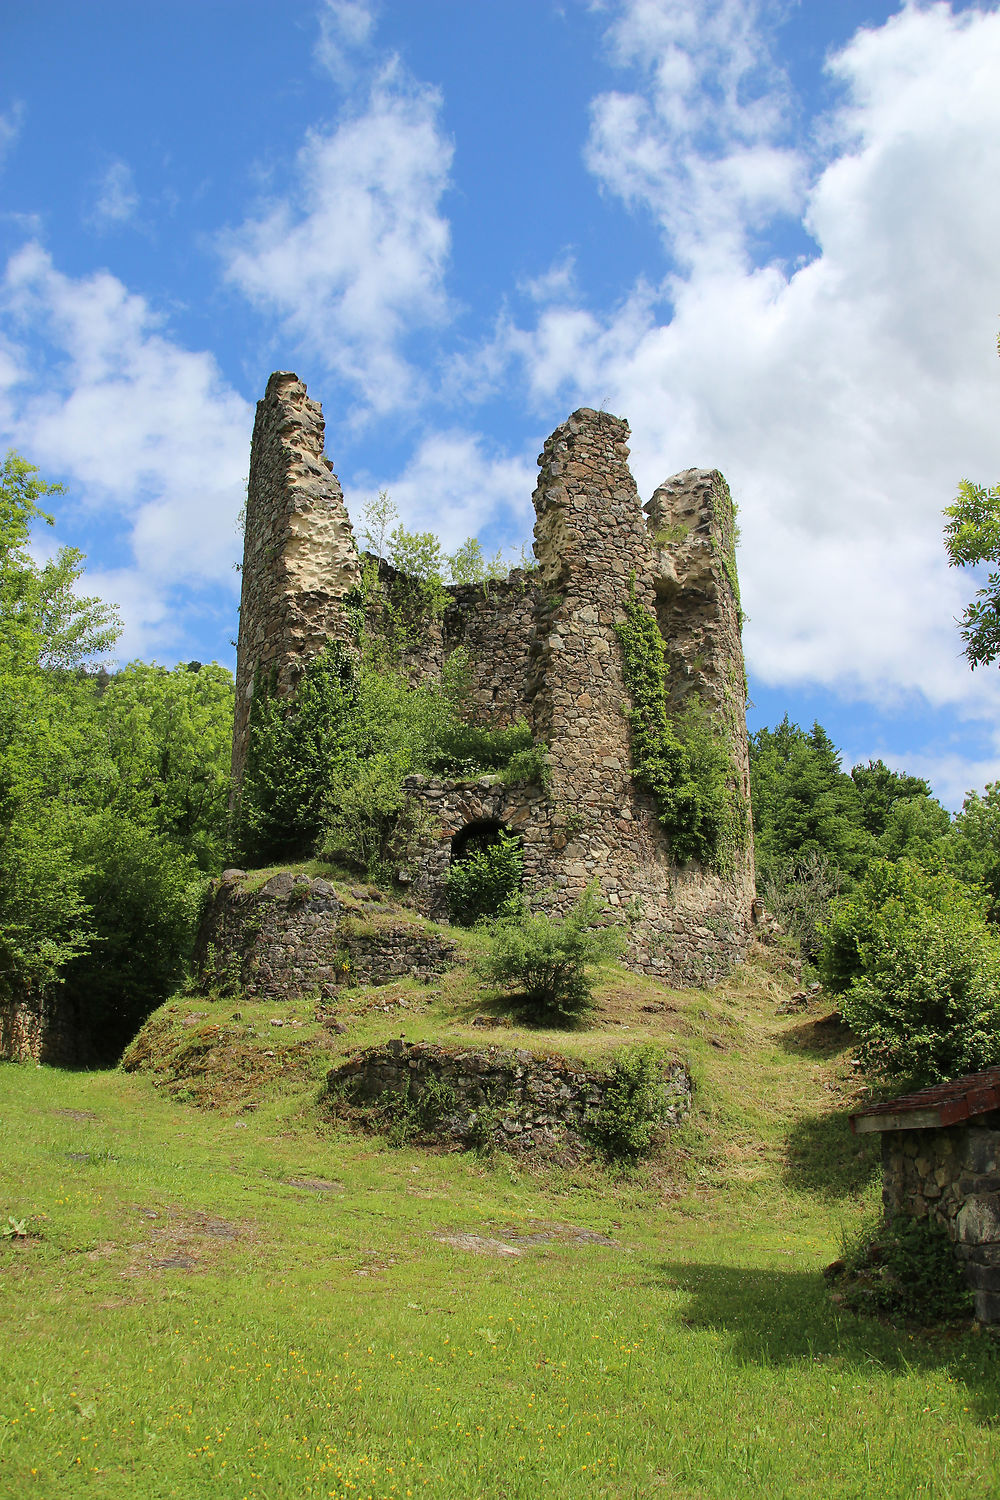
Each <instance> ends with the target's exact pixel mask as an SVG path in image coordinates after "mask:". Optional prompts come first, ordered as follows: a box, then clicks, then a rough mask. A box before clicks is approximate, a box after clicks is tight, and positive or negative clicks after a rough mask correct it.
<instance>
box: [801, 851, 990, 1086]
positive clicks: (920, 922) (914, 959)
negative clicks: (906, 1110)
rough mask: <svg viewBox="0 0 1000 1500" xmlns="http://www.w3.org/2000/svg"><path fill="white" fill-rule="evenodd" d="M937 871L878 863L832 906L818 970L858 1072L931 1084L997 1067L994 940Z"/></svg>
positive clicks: (978, 907) (961, 891) (970, 901)
mask: <svg viewBox="0 0 1000 1500" xmlns="http://www.w3.org/2000/svg"><path fill="white" fill-rule="evenodd" d="M983 905H984V902H983V899H982V897H981V896H979V895H977V893H976V891H975V890H974V888H971V887H969V886H967V885H964V884H963V883H962V882H961V881H959V880H957V879H956V878H955V877H954V876H953V875H950V874H948V873H947V872H945V871H939V872H931V871H927V870H924V869H922V868H921V867H920V866H919V865H916V864H913V863H912V862H910V861H908V860H901V861H899V862H898V863H896V864H892V863H890V862H889V861H887V860H876V861H873V863H872V864H871V865H870V867H869V869H868V870H867V872H866V874H865V877H864V879H863V881H862V882H861V883H860V885H859V886H858V887H857V889H856V890H855V891H854V892H853V893H851V894H849V895H847V896H845V897H842V898H841V900H840V901H839V902H838V903H837V904H836V905H835V907H834V909H833V913H832V915H831V918H830V923H829V927H828V930H827V932H826V935H825V941H824V947H823V953H822V956H821V969H822V972H823V977H824V980H825V981H826V983H827V985H828V986H829V988H830V989H832V990H834V991H836V992H839V993H840V994H841V997H842V998H841V1005H840V1008H841V1013H842V1015H843V1017H844V1019H845V1020H846V1021H847V1023H848V1025H849V1026H851V1028H852V1029H853V1030H854V1031H855V1032H856V1033H857V1035H858V1037H859V1039H860V1046H859V1048H858V1057H859V1060H860V1061H861V1063H862V1066H863V1067H864V1068H865V1070H866V1071H867V1072H869V1073H871V1074H873V1075H874V1076H877V1077H882V1078H887V1079H905V1080H909V1081H912V1082H913V1083H914V1084H928V1083H936V1082H938V1081H939V1080H941V1079H947V1078H955V1077H958V1076H959V1075H961V1074H964V1073H971V1072H975V1071H977V1070H978V1069H980V1068H985V1067H987V1066H989V1065H991V1064H993V1063H996V1062H997V1061H1000V938H998V937H997V935H996V934H995V933H994V932H993V931H991V929H990V928H989V927H988V925H987V922H986V919H985V916H984V913H983Z"/></svg>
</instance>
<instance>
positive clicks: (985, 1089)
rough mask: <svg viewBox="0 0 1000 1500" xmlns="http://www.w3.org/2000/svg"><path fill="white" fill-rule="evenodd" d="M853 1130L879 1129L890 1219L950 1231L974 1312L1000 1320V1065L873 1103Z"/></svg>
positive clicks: (861, 1132) (983, 1319)
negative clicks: (921, 1222) (930, 1224)
mask: <svg viewBox="0 0 1000 1500" xmlns="http://www.w3.org/2000/svg"><path fill="white" fill-rule="evenodd" d="M851 1129H852V1130H853V1131H854V1132H855V1133H856V1134H857V1135H865V1134H868V1133H869V1132H870V1131H879V1132H881V1135H882V1173H883V1177H882V1202H883V1204H884V1207H885V1214H886V1218H887V1219H890V1220H891V1219H893V1218H895V1217H896V1216H897V1215H899V1214H906V1215H908V1216H909V1217H911V1218H915V1219H931V1220H932V1221H934V1222H936V1223H938V1224H940V1225H942V1226H943V1227H944V1228H945V1229H947V1231H948V1234H949V1235H950V1236H951V1239H952V1242H953V1244H954V1246H955V1254H956V1256H957V1257H958V1258H959V1260H960V1261H961V1263H962V1265H963V1268H964V1271H965V1276H966V1279H967V1281H968V1283H969V1286H970V1287H971V1288H972V1290H973V1292H974V1294H975V1305H976V1317H977V1318H978V1319H979V1320H980V1322H982V1323H1000V1068H988V1069H987V1070H986V1071H985V1072H983V1073H971V1074H969V1075H968V1076H967V1077H965V1078H956V1079H954V1081H953V1082H951V1083H941V1084H936V1085H934V1086H933V1087H931V1088H926V1089H920V1090H919V1091H918V1092H917V1093H914V1094H903V1095H901V1096H900V1097H899V1098H898V1099H889V1100H885V1101H883V1102H882V1103H880V1104H873V1105H871V1106H870V1107H869V1108H868V1109H862V1110H859V1111H858V1112H857V1114H854V1115H852V1116H851Z"/></svg>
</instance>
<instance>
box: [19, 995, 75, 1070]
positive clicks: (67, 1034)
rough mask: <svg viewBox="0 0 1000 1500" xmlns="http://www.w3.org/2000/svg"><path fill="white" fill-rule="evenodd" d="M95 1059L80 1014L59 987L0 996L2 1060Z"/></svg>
mask: <svg viewBox="0 0 1000 1500" xmlns="http://www.w3.org/2000/svg"><path fill="white" fill-rule="evenodd" d="M94 1060H95V1058H94V1052H93V1047H92V1046H91V1043H90V1039H89V1036H88V1034H87V1032H86V1030H85V1028H84V1026H83V1024H82V1022H81V1018H80V1017H79V1016H78V1015H77V1013H76V1010H75V1007H73V1006H71V1005H70V1003H69V1002H68V1001H67V1000H66V998H65V997H64V996H63V995H62V994H61V993H60V991H58V990H55V991H53V992H52V993H50V994H48V995H45V996H39V997H33V998H31V999H22V1000H14V999H10V998H7V999H3V998H0V1061H2V1062H18V1063H48V1064H49V1065H50V1066H52V1067H54V1068H79V1067H87V1066H89V1065H90V1064H91V1063H93V1062H94Z"/></svg>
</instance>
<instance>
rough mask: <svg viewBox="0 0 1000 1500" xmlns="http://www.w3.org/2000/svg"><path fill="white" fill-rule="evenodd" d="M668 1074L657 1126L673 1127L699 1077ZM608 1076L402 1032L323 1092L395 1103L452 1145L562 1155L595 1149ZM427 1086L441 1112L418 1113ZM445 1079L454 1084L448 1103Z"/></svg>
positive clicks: (338, 1074) (680, 1067)
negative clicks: (596, 1115) (594, 1119)
mask: <svg viewBox="0 0 1000 1500" xmlns="http://www.w3.org/2000/svg"><path fill="white" fill-rule="evenodd" d="M662 1077H663V1080H664V1082H665V1083H666V1085H667V1089H666V1090H665V1095H666V1097H665V1100H664V1108H663V1111H662V1114H661V1116H660V1120H659V1124H660V1126H661V1128H662V1129H663V1130H668V1129H670V1128H671V1127H672V1126H675V1125H677V1124H679V1123H680V1121H681V1120H683V1119H684V1117H685V1116H686V1115H687V1113H688V1111H689V1109H690V1107H691V1095H692V1092H693V1085H692V1082H691V1075H690V1073H689V1072H688V1070H687V1068H686V1067H685V1066H684V1064H683V1063H681V1062H679V1061H677V1060H673V1061H667V1062H665V1063H664V1064H663V1068H662ZM609 1082H610V1079H609V1077H608V1075H607V1074H606V1073H598V1072H595V1071H593V1070H591V1069H588V1068H585V1067H584V1066H583V1065H582V1064H580V1063H574V1062H572V1061H571V1060H570V1059H568V1058H565V1057H538V1056H536V1055H535V1054H534V1053H532V1052H527V1051H524V1050H518V1051H512V1050H510V1049H509V1048H501V1047H488V1048H483V1049H470V1048H454V1047H453V1048H448V1047H441V1046H439V1045H437V1044H435V1043H432V1042H406V1041H403V1040H398V1041H391V1042H389V1043H387V1044H386V1045H384V1046H379V1047H369V1048H366V1049H365V1050H364V1051H362V1052H359V1053H357V1054H356V1055H355V1056H354V1057H352V1058H350V1059H348V1061H347V1062H346V1063H342V1064H341V1065H340V1066H339V1067H337V1068H334V1069H333V1070H332V1072H331V1073H330V1074H329V1075H328V1077H327V1087H326V1092H327V1098H328V1099H329V1101H330V1103H331V1105H332V1106H333V1107H334V1108H335V1109H336V1107H337V1106H338V1105H340V1104H342V1103H344V1102H346V1103H347V1104H348V1105H353V1106H355V1107H361V1108H362V1109H363V1108H364V1106H365V1105H374V1106H375V1108H376V1109H377V1110H378V1111H379V1113H380V1114H382V1115H383V1116H384V1114H385V1112H386V1106H387V1104H390V1105H391V1102H392V1101H396V1102H397V1103H398V1104H402V1105H403V1106H405V1107H406V1108H407V1109H409V1110H411V1111H412V1112H413V1114H414V1118H415V1119H416V1120H417V1121H418V1122H420V1123H422V1124H423V1127H424V1129H425V1131H426V1132H427V1133H428V1134H431V1135H436V1136H438V1137H439V1138H440V1139H441V1140H442V1141H444V1142H446V1143H448V1144H451V1145H453V1146H467V1145H470V1144H475V1145H478V1146H484V1145H494V1146H498V1147H500V1148H501V1149H503V1150H506V1151H510V1152H515V1153H516V1152H530V1153H531V1155H532V1156H533V1157H535V1158H536V1159H537V1158H543V1159H544V1158H545V1157H557V1158H558V1159H559V1160H562V1161H564V1162H565V1161H567V1160H572V1159H574V1158H575V1157H577V1156H579V1155H580V1154H581V1153H582V1152H584V1151H586V1150H588V1149H590V1150H592V1149H593V1142H592V1136H591V1132H590V1129H589V1121H588V1115H591V1114H592V1113H593V1112H595V1111H597V1110H599V1109H600V1107H601V1105H602V1104H603V1103H604V1097H605V1090H606V1089H607V1086H608V1083H609ZM429 1085H430V1086H431V1088H432V1093H431V1095H430V1096H429V1097H430V1099H433V1102H434V1110H433V1112H431V1111H430V1110H428V1111H427V1112H426V1113H424V1115H423V1120H422V1121H421V1100H422V1098H423V1096H424V1092H425V1090H427V1089H428V1086H429ZM442 1085H444V1087H445V1088H446V1089H447V1091H448V1092H447V1094H446V1095H445V1099H446V1101H447V1102H446V1103H445V1104H444V1105H442V1094H441V1086H442ZM449 1096H450V1097H449Z"/></svg>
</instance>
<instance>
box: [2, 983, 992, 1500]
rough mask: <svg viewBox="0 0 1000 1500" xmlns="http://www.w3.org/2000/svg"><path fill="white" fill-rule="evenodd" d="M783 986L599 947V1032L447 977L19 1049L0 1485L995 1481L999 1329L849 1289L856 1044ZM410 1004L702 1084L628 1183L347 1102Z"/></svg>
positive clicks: (5, 1248) (353, 1488)
mask: <svg viewBox="0 0 1000 1500" xmlns="http://www.w3.org/2000/svg"><path fill="white" fill-rule="evenodd" d="M790 988H791V984H790V982H789V978H788V976H787V975H785V974H784V973H783V972H782V971H781V969H780V967H779V966H778V965H777V963H776V962H775V960H774V959H773V957H771V956H769V955H768V954H761V955H759V956H758V957H757V958H756V959H755V960H754V962H752V963H751V964H749V965H747V966H746V967H745V968H744V969H743V970H742V971H741V972H740V973H739V974H737V975H735V976H734V977H733V978H732V979H730V980H728V981H726V983H724V984H721V985H719V986H718V987H717V988H716V989H714V990H712V991H710V992H696V991H690V992H684V993H675V992H671V991H669V990H666V989H664V988H663V987H662V986H659V985H657V984H656V983H655V982H653V981H652V980H645V979H635V978H634V977H633V976H630V975H627V974H625V973H623V972H621V971H617V970H613V969H609V970H608V971H607V973H606V975H605V979H604V982H603V984H602V986H601V988H600V991H599V995H598V999H599V1009H598V1011H597V1013H596V1024H595V1026H594V1027H593V1028H591V1029H588V1030H581V1031H578V1032H573V1033H563V1034H555V1033H540V1032H533V1031H529V1030H524V1029H519V1028H516V1027H509V1026H507V1025H505V1024H503V1021H504V1017H503V1015H502V1013H501V1011H500V1010H499V1009H494V1008H492V1007H491V1005H490V1002H489V999H488V996H487V995H486V994H485V993H484V992H479V991H477V990H476V989H475V988H474V986H473V984H472V983H471V981H470V977H469V973H468V970H467V969H465V970H463V969H459V970H456V971H454V972H453V973H450V974H448V975H445V976H443V978H442V981H441V983H440V984H439V985H433V986H431V987H429V988H427V989H421V988H419V987H416V986H413V985H410V984H405V983H401V984H398V985H396V984H394V985H389V986H385V987H382V988H380V989H377V990H376V989H372V990H368V991H355V992H350V993H341V994H340V996H339V998H338V1003H337V1007H336V1013H335V1015H334V1016H333V1017H332V1018H331V1017H329V1016H328V1015H327V1014H326V1013H325V1012H323V1011H319V1010H318V1008H317V1007H316V1006H315V1005H312V1006H309V1005H306V1004H304V1003H303V1004H301V1005H285V1004H282V1005H280V1006H279V1005H272V1006H266V1005H264V1006H258V1007H249V1006H244V1005H242V1004H239V1003H238V1002H235V1001H233V1000H227V1001H210V1000H206V999H204V998H201V999H199V998H195V997H187V998H184V999H179V1000H175V1001H173V1002H171V1003H170V1004H169V1005H168V1006H166V1007H164V1008H163V1009H162V1010H161V1011H160V1012H158V1013H157V1015H156V1016H155V1017H153V1018H152V1020H151V1021H150V1023H149V1025H148V1026H147V1027H146V1028H145V1030H144V1032H143V1033H142V1034H141V1036H140V1037H139V1038H138V1039H137V1041H136V1043H135V1045H134V1047H133V1049H132V1051H131V1053H130V1062H129V1066H130V1067H131V1068H132V1071H131V1072H127V1071H125V1070H124V1069H119V1070H115V1071H109V1072H95V1073H69V1072H60V1071H57V1070H52V1069H42V1068H40V1069H36V1068H27V1067H17V1066H14V1065H3V1066H0V1098H2V1107H0V1225H3V1224H7V1225H8V1229H9V1230H10V1233H9V1234H7V1235H6V1236H5V1237H3V1238H2V1239H0V1288H2V1291H0V1296H2V1297H3V1298H4V1299H5V1301H6V1305H7V1309H8V1317H7V1320H6V1322H5V1338H4V1360H3V1366H2V1371H0V1495H12V1496H13V1495H15V1494H16V1495H18V1496H20V1495H24V1494H26V1495H31V1494H37V1495H39V1496H45V1497H46V1500H70V1497H72V1500H76V1497H78V1496H80V1495H89V1496H95V1497H100V1500H117V1497H119V1496H121V1495H122V1494H126V1493H127V1494H128V1495H130V1496H135V1497H138V1500H154V1497H155V1500H162V1497H179V1500H195V1497H200V1496H202V1495H204V1494H207V1493H211V1494H212V1495H213V1496H218V1497H220V1500H237V1497H252V1500H275V1497H277V1500H285V1497H288V1500H292V1497H296V1500H297V1497H300V1496H310V1497H319V1496H323V1497H325V1500H333V1497H335V1500H347V1497H350V1500H357V1497H359V1496H365V1497H400V1500H405V1497H407V1496H408V1495H409V1496H427V1497H432V1500H472V1497H477V1496H480V1497H490V1500H493V1497H500V1496H503V1497H505V1500H537V1496H539V1495H543V1494H544V1495H546V1496H552V1497H558V1500H562V1497H567V1500H576V1497H581V1500H582V1497H585V1496H586V1497H588V1500H589V1497H593V1496H597V1497H609V1500H610V1497H615V1500H622V1497H626V1500H639V1497H646V1496H649V1495H663V1496H664V1497H678V1500H680V1497H685V1500H693V1497H700V1500H730V1497H732V1496H734V1495H749V1494H764V1495H768V1496H774V1497H783V1496H788V1497H791V1496H795V1497H796V1500H799V1497H815V1500H819V1497H822V1500H829V1497H847V1496H851V1497H866V1496H872V1497H875V1496H878V1497H890V1500H903V1497H907V1500H909V1497H910V1496H912V1495H915V1494H926V1495H931V1496H938V1497H949V1500H958V1497H979V1496H981V1495H984V1494H990V1493H992V1489H993V1487H994V1475H995V1469H996V1458H997V1453H996V1438H995V1427H994V1424H995V1415H996V1411H997V1407H998V1399H1000V1380H998V1376H997V1364H996V1361H995V1358H994V1355H993V1352H992V1341H991V1340H990V1339H989V1338H988V1337H985V1336H982V1335H979V1336H975V1335H973V1334H971V1333H970V1332H968V1331H966V1328H963V1327H962V1326H959V1327H957V1328H954V1327H953V1328H949V1329H947V1330H938V1331H935V1330H931V1331H929V1332H919V1331H916V1330H913V1331H912V1332H911V1331H906V1330H896V1329H893V1328H891V1327H888V1326H883V1325H881V1324H879V1323H878V1322H875V1321H873V1320H871V1319H862V1318H858V1317H856V1316H855V1315H853V1314H852V1313H851V1312H850V1311H848V1310H847V1309H845V1308H843V1307H840V1308H838V1307H836V1306H835V1305H833V1304H832V1303H831V1300H830V1297H829V1293H828V1290H827V1288H826V1285H825V1283H824V1281H823V1277H822V1268H823V1266H824V1265H825V1264H826V1263H827V1262H828V1261H829V1260H830V1259H831V1258H832V1257H833V1255H834V1253H835V1251H836V1247H837V1245H838V1242H839V1240H840V1237H841V1232H842V1229H843V1227H844V1225H845V1223H846V1224H849V1223H851V1222H854V1221H855V1220H857V1219H858V1218H859V1217H860V1216H861V1214H862V1213H863V1212H864V1211H865V1209H866V1207H867V1206H869V1205H870V1204H871V1203H872V1202H873V1201H874V1199H875V1196H876V1195H877V1179H876V1175H875V1158H874V1153H873V1151H872V1150H871V1148H870V1147H869V1146H868V1145H867V1144H863V1143H859V1142H858V1141H856V1140H855V1139H854V1138H852V1137H851V1135H850V1133H849V1131H848V1129H847V1125H846V1118H845V1115H846V1112H847V1110H848V1108H849V1106H850V1105H851V1103H852V1100H853V1099H854V1098H855V1096H856V1094H857V1092H858V1090H857V1085H856V1082H855V1076H854V1072H853V1070H852V1068H851V1054H850V1045H849V1042H850V1039H849V1037H847V1036H845V1034H844V1032H843V1030H842V1028H840V1027H838V1026H837V1025H836V1024H835V1023H834V1022H833V1021H831V1020H830V1018H829V1007H828V1005H825V1004H824V1002H823V1001H822V999H817V1000H816V1001H815V1002H813V1003H812V1004H811V1006H810V1007H809V1008H807V1009H806V1010H804V1011H802V1012H798V1013H796V1014H793V1015H785V1014H781V1013H780V1012H781V1007H782V1005H783V1002H784V1001H785V1000H786V999H787V996H788V992H789V990H790ZM237 1012H238V1014H237ZM317 1017H318V1018H317ZM275 1019H280V1020H281V1021H282V1025H281V1026H272V1024H271V1022H272V1020H275ZM332 1021H335V1022H336V1025H337V1026H344V1027H345V1028H346V1029H345V1030H344V1031H343V1032H340V1031H338V1030H335V1029H334V1028H333V1025H332V1024H331V1022H332ZM294 1022H298V1023H299V1024H297V1025H295V1024H292V1023H294ZM484 1022H486V1023H493V1024H483V1023H484ZM400 1031H405V1033H406V1035H407V1037H408V1038H409V1039H411V1040H418V1039H421V1038H426V1039H428V1040H435V1039H439V1040H441V1041H442V1042H450V1043H455V1044H462V1043H475V1044H476V1045H481V1044H482V1042H483V1041H484V1040H490V1039H493V1038H496V1039H500V1040H502V1042H503V1043H504V1044H505V1045H514V1046H517V1047H523V1048H529V1049H534V1050H539V1051H544V1050H556V1051H562V1052H565V1053H566V1054H567V1055H571V1056H575V1057H579V1058H581V1059H586V1060H588V1061H592V1062H595V1063H597V1062H598V1061H601V1060H607V1059H609V1058H611V1057H613V1056H614V1054H615V1051H616V1049H618V1048H620V1047H621V1044H622V1043H623V1042H627V1043H634V1042H640V1041H645V1040H650V1041H661V1042H663V1043H664V1044H665V1045H667V1046H669V1047H670V1050H672V1051H674V1052H676V1053H678V1054H679V1055H681V1056H683V1057H685V1058H686V1059H687V1060H688V1062H689V1064H690V1066H691V1069H692V1072H693V1073H694V1076H695V1080H696V1083H697V1089H698V1092H697V1094H696V1100H695V1110H694V1112H693V1114H692V1117H691V1119H690V1121H689V1122H688V1123H687V1124H686V1125H684V1126H683V1127H682V1128H681V1129H680V1130H679V1131H677V1132H676V1133H675V1134H674V1135H673V1136H672V1137H671V1144H670V1148H669V1150H668V1151H666V1152H665V1153H664V1154H662V1155H661V1156H660V1157H658V1158H657V1159H656V1160H654V1161H652V1162H650V1163H648V1164H646V1165H643V1166H641V1167H639V1168H635V1169H630V1170H628V1171H624V1170H623V1171H617V1172H615V1171H611V1172H609V1171H608V1170H607V1169H606V1168H603V1167H598V1166H596V1165H595V1164H594V1163H591V1162H580V1163H578V1164H575V1165H570V1164H563V1165H560V1164H556V1165H552V1166H549V1167H547V1168H546V1169H545V1170H544V1171H535V1170H532V1169H531V1168H530V1167H529V1166H526V1165H522V1164H520V1163H514V1162H513V1161H511V1160H510V1159H509V1158H496V1157H495V1158H493V1159H491V1160H484V1159H481V1158H479V1157H477V1156H475V1155H472V1154H461V1153H458V1154H442V1153H437V1154H435V1153H431V1152H428V1151H426V1150H424V1149H421V1148H419V1147H415V1146H412V1145H409V1144H403V1145H401V1146H396V1147H393V1146H390V1145H388V1144H387V1143H386V1142H385V1141H384V1140H382V1139H379V1138H378V1137H371V1136H360V1135H357V1134H355V1133H353V1132H351V1131H350V1130H348V1129H347V1128H345V1127H344V1126H342V1125H341V1124H338V1123H337V1122H335V1121H330V1120H327V1119H324V1118H323V1116H322V1114H321V1112H320V1110H319V1109H318V1107H317V1098H318V1094H319V1085H320V1082H321V1080H322V1078H323V1077H324V1076H325V1073H326V1072H327V1071H328V1069H329V1068H330V1066H331V1065H332V1063H333V1062H334V1061H335V1060H336V1058H337V1057H339V1056H343V1055H345V1054H346V1052H347V1051H349V1050H353V1049H354V1048H355V1047H357V1046H359V1045H363V1044H371V1045H374V1044H376V1043H377V1042H379V1041H382V1040H387V1039H388V1038H390V1037H391V1036H397V1037H398V1035H399V1033H400ZM195 1103H197V1104H198V1105H199V1106H200V1107H193V1105H194V1104H195ZM11 1219H12V1220H13V1221H14V1226H16V1228H15V1227H12V1226H11V1225H10V1224H9V1222H8V1221H9V1220H11Z"/></svg>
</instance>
